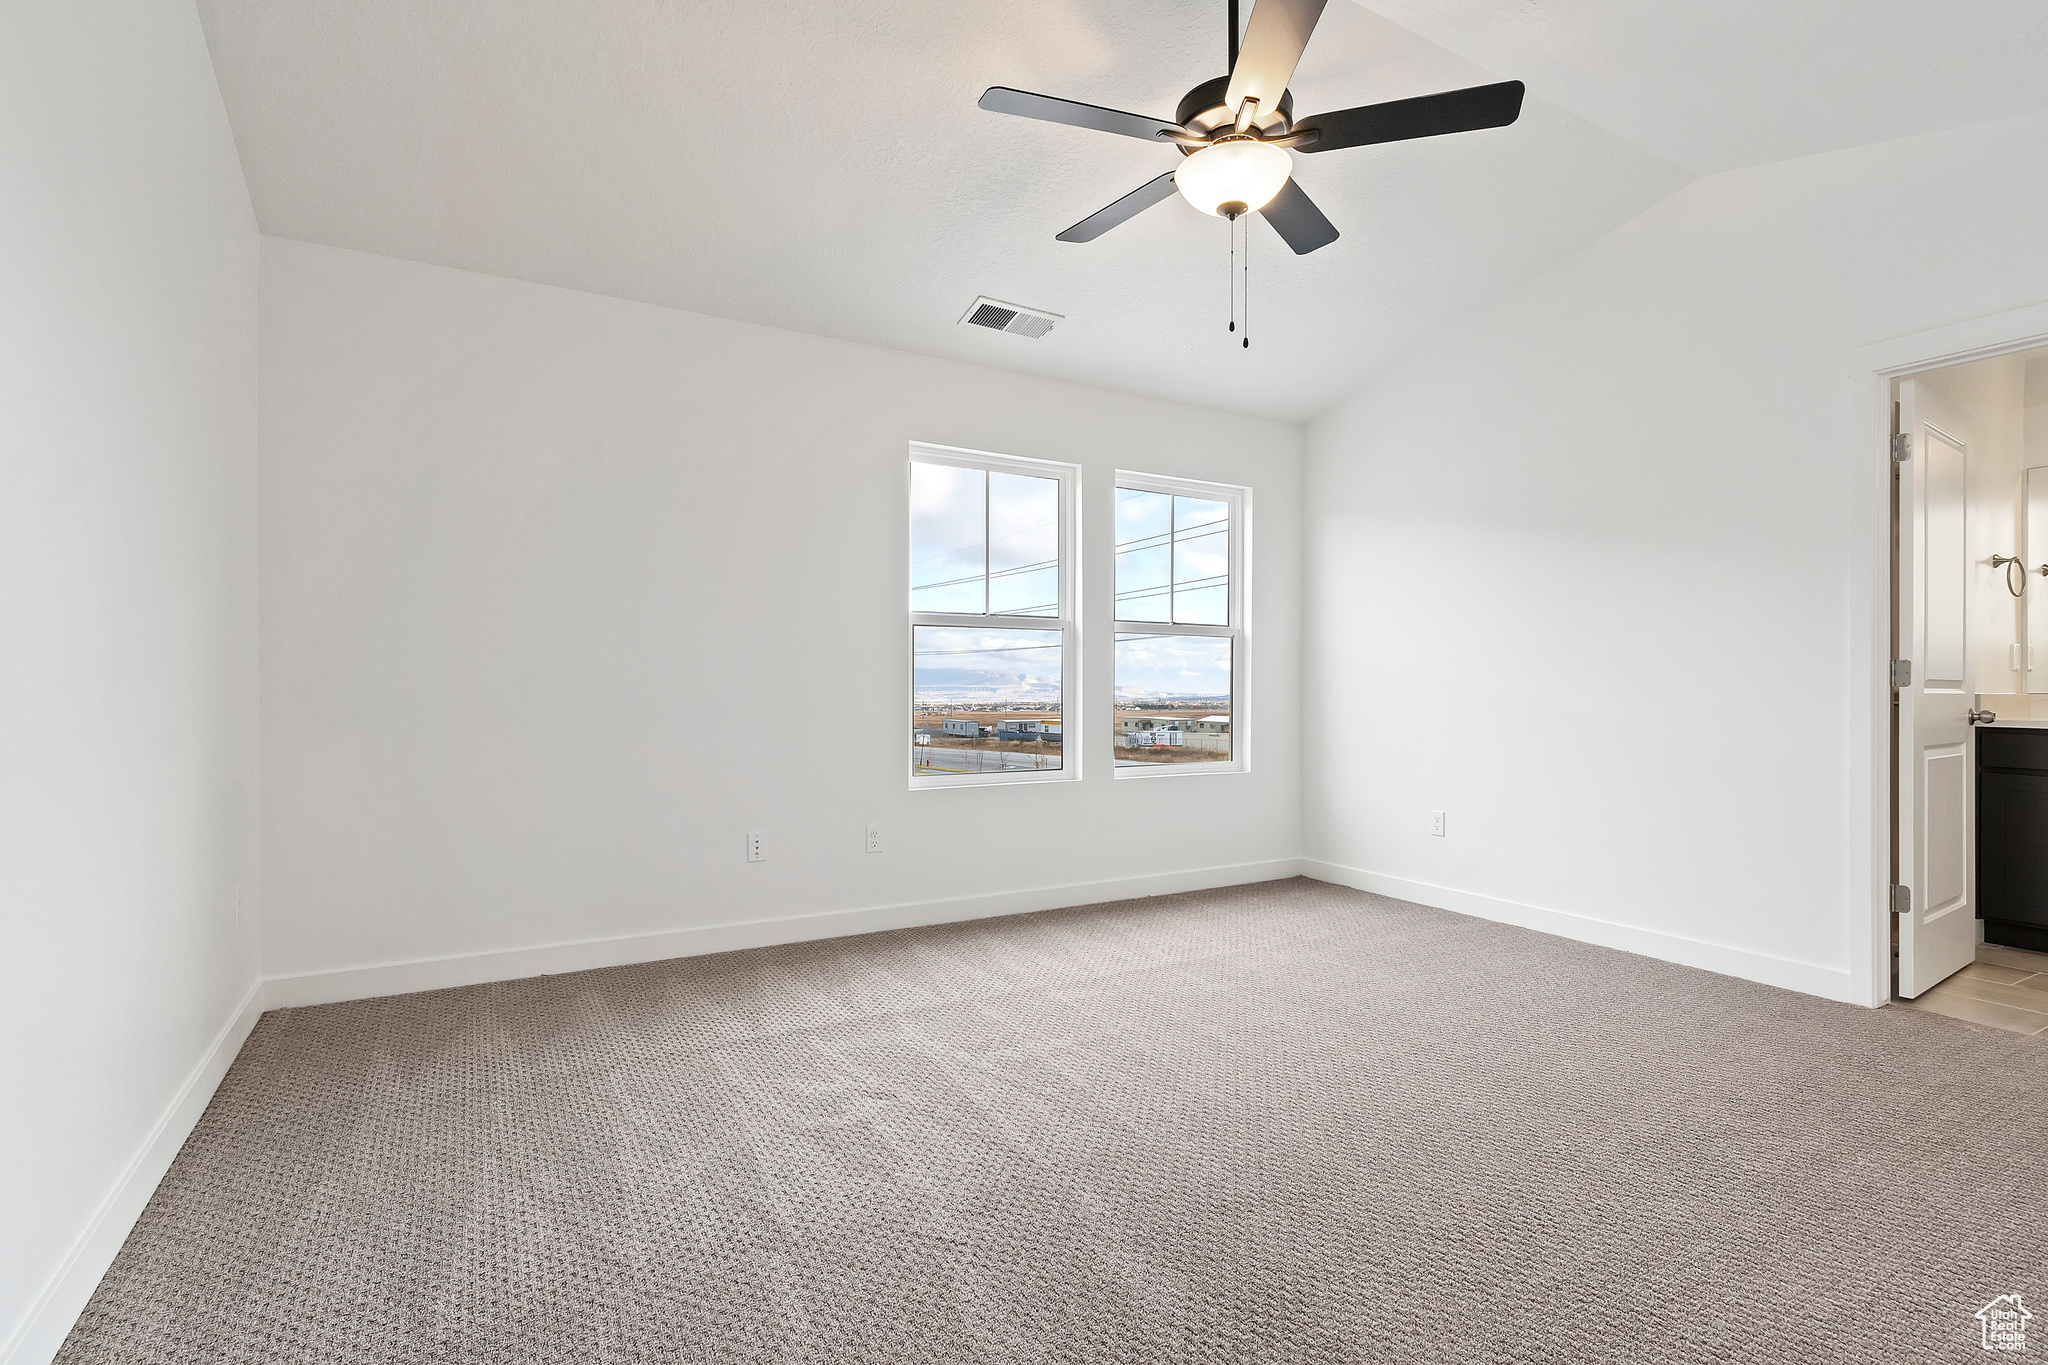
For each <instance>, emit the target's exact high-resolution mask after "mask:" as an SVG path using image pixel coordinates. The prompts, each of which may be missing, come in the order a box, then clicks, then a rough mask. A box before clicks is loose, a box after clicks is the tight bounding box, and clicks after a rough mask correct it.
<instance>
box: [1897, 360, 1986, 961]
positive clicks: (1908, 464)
mask: <svg viewBox="0 0 2048 1365" xmlns="http://www.w3.org/2000/svg"><path fill="white" fill-rule="evenodd" d="M1899 430H1900V431H1901V432H1902V433H1904V434H1905V435H1907V436H1908V437H1910V438H1911V442H1912V446H1911V448H1912V456H1911V458H1909V459H1908V460H1906V461H1905V463H1904V464H1903V465H1901V466H1900V469H1899V582H1898V593H1899V596H1898V602H1899V643H1900V646H1901V648H1902V650H1903V652H1904V657H1905V658H1906V659H1908V660H1910V661H1911V663H1912V666H1913V680H1912V682H1911V683H1910V684H1909V685H1908V686H1906V687H1903V688H1900V689H1899V694H1898V697H1899V709H1898V715H1899V721H1898V724H1899V749H1898V752H1899V825H1900V828H1899V829H1898V830H1897V831H1896V837H1897V839H1898V848H1899V883H1900V885H1902V886H1904V887H1906V888H1907V889H1908V891H1909V893H1910V895H1911V896H1912V908H1911V909H1910V911H1909V912H1908V913H1906V914H1903V915H1900V916H1899V994H1900V995H1902V996H1904V997H1906V998H1907V999H1909V1000H1910V999H1912V998H1913V997H1914V996H1916V995H1920V994H1921V993H1923V992H1925V991H1926V990H1928V989H1929V988H1931V987H1932V986H1934V985H1935V984H1936V983H1938V982H1940V981H1941V980H1943V979H1944V978H1946V977H1949V976H1952V975H1954V974H1955V973H1956V972H1958V971H1961V970H1962V969H1963V968H1964V967H1965V966H1967V965H1968V964H1969V962H1970V959H1971V958H1972V957H1974V956H1975V955H1976V952H1977V916H1976V911H1975V910H1974V909H1973V908H1972V904H1971V896H1970V886H1971V881H1972V877H1971V871H1972V869H1971V857H1972V849H1971V847H1970V842H1971V840H1970V829H1971V824H1970V813H1971V792H1970V788H1971V785H1972V783H1971V767H1972V763H1971V754H1970V719H1969V717H1970V712H1971V710H1972V705H1971V702H1972V695H1971V689H1972V688H1973V687H1974V686H1975V679H1973V678H1972V677H1971V676H1970V672H1971V665H1970V639H1969V594H1970V549H1969V470H1970V433H1969V429H1968V428H1967V427H1966V426H1965V425H1964V424H1963V421H1962V417H1961V414H1960V413H1957V412H1955V411H1954V410H1952V409H1951V408H1950V407H1949V406H1948V404H1947V403H1945V402H1944V401H1943V400H1942V398H1941V395H1939V394H1937V393H1935V392H1934V391H1933V390H1932V389H1930V388H1928V387H1926V386H1925V385H1923V384H1915V383H1913V382H1912V381H1910V380H1908V381H1906V382H1904V383H1901V384H1900V385H1899Z"/></svg>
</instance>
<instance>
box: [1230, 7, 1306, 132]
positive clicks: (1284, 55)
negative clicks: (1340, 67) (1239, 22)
mask: <svg viewBox="0 0 2048 1365" xmlns="http://www.w3.org/2000/svg"><path fill="white" fill-rule="evenodd" d="M1324 3H1325V0H1258V3H1257V4H1256V5H1254V6H1253V7H1252V18H1251V22H1250V23H1248V24H1246V25H1245V26H1244V42H1243V44H1242V45H1241V46H1240V47H1239V48H1238V51H1237V65H1236V66H1233V67H1232V68H1230V88H1229V90H1228V91H1226V92H1225V94H1224V96H1223V104H1224V107H1225V108H1227V109H1229V110H1230V111H1231V113H1233V114H1235V113H1236V112H1237V109H1238V106H1239V104H1241V103H1242V102H1243V101H1244V99H1245V97H1246V96H1251V97H1252V98H1254V99H1256V100H1258V102H1259V108H1260V109H1261V110H1266V111H1270V110H1273V109H1276V108H1278V107H1279V105H1280V97H1281V96H1282V95H1284V94H1286V93H1287V82H1289V81H1291V80H1293V79H1294V68H1295V67H1296V66H1297V65H1298V64H1299V63H1300V61H1301V51H1302V49H1303V48H1305V47H1307V46H1308V36H1309V35H1310V34H1311V33H1314V32H1315V31H1316V20H1318V19H1320V18H1322V17H1323V5H1324Z"/></svg>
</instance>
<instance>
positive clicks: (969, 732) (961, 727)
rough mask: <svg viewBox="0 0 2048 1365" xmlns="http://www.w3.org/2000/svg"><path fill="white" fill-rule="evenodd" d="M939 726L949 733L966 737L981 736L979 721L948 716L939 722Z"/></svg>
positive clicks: (976, 737) (978, 737)
mask: <svg viewBox="0 0 2048 1365" xmlns="http://www.w3.org/2000/svg"><path fill="white" fill-rule="evenodd" d="M940 728H941V729H942V730H943V731H944V732H945V733H947V734H949V735H961V736H964V737H966V738H968V739H980V738H981V722H979V721H973V720H958V719H955V718H953V717H948V718H947V719H946V720H945V721H944V722H943V723H942V724H941V726H940Z"/></svg>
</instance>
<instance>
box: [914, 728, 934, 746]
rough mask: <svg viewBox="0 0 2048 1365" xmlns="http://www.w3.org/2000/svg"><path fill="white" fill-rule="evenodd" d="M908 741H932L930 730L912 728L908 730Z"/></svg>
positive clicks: (920, 742) (917, 742) (926, 742)
mask: <svg viewBox="0 0 2048 1365" xmlns="http://www.w3.org/2000/svg"><path fill="white" fill-rule="evenodd" d="M910 742H911V743H912V744H929V743H931V742H932V732H931V731H929V730H912V731H911V732H910Z"/></svg>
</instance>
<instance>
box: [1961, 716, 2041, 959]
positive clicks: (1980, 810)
mask: <svg viewBox="0 0 2048 1365" xmlns="http://www.w3.org/2000/svg"><path fill="white" fill-rule="evenodd" d="M1977 913H1978V914H1979V915H1981V916H1982V917H1983V919H1984V938H1985V941H1986V942H1990V943H2003V944H2005V945H2006V946H2007V947H2011V948H2032V949H2034V950H2036V951H2037V952H2048V730H2021V729H2011V730H2003V729H1998V728H1996V727H1987V728H1984V729H1980V730H1978V731H1977Z"/></svg>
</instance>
